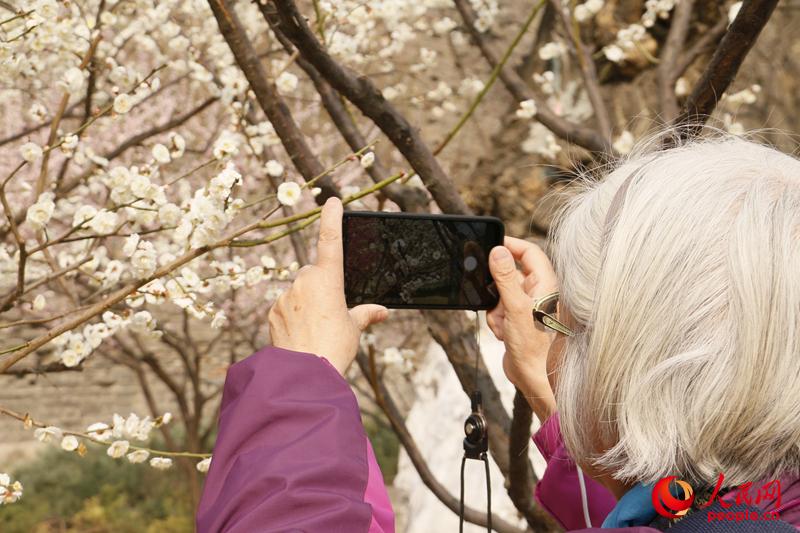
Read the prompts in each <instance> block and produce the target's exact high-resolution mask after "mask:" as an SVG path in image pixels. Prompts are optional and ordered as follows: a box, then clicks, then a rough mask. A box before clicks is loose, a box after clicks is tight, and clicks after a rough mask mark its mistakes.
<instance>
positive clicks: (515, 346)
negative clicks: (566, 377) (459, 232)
mask: <svg viewBox="0 0 800 533" xmlns="http://www.w3.org/2000/svg"><path fill="white" fill-rule="evenodd" d="M517 262H519V263H520V265H521V267H522V272H520V271H519V270H517V266H516V263H517ZM489 269H490V270H491V272H492V277H493V278H494V281H495V283H496V284H497V288H498V291H499V293H500V303H499V304H498V305H497V307H495V308H494V309H492V310H491V311H489V312H488V313H487V315H486V320H487V322H488V324H489V328H490V329H491V330H492V332H493V333H494V334H495V336H496V337H497V338H498V339H500V340H501V341H503V342H504V343H505V345H506V353H505V355H504V356H503V370H504V371H505V373H506V377H508V379H509V380H510V381H511V383H513V384H514V385H515V386H516V387H517V388H518V389H519V390H520V391H522V393H523V394H524V395H525V397H526V398H527V399H528V403H529V404H530V405H531V409H533V411H534V413H536V415H537V417H538V418H539V419H540V420H541V421H544V420H545V419H547V417H549V416H550V415H551V414H552V413H553V412H555V409H556V405H555V396H554V394H553V389H552V387H551V386H550V382H549V380H548V377H547V354H548V352H549V350H550V345H551V344H552V342H553V340H554V338H555V333H551V332H548V331H546V330H544V329H543V328H540V327H537V325H536V323H535V322H534V320H533V315H532V310H533V301H534V300H535V299H536V298H540V297H542V296H545V295H547V294H550V293H551V292H554V291H556V290H557V287H558V282H557V280H556V274H555V271H554V270H553V266H552V264H551V263H550V260H549V259H548V258H547V255H545V253H544V251H543V250H542V249H541V248H540V247H538V246H537V245H535V244H533V243H531V242H528V241H524V240H522V239H515V238H513V237H506V238H505V240H504V246H496V247H495V248H493V249H492V251H491V253H490V254H489Z"/></svg>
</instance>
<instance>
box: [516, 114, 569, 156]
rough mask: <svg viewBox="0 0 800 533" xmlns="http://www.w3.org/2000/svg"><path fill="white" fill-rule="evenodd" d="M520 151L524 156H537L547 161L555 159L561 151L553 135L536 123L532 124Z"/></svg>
mask: <svg viewBox="0 0 800 533" xmlns="http://www.w3.org/2000/svg"><path fill="white" fill-rule="evenodd" d="M521 148H522V151H523V152H525V153H526V154H539V155H542V156H544V157H546V158H548V159H555V157H556V155H557V154H558V153H559V152H560V151H561V146H560V145H559V144H558V142H557V141H556V138H555V135H553V134H552V133H551V132H550V130H548V129H547V128H545V127H544V126H543V125H542V124H540V123H538V122H533V123H532V124H531V126H530V130H529V131H528V137H527V139H525V140H524V141H523V142H522V146H521Z"/></svg>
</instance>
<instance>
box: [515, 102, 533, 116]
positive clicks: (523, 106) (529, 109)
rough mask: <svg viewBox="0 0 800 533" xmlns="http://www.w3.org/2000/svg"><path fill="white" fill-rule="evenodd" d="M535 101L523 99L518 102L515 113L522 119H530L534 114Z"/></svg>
mask: <svg viewBox="0 0 800 533" xmlns="http://www.w3.org/2000/svg"><path fill="white" fill-rule="evenodd" d="M536 111H537V109H536V102H534V101H533V100H524V101H522V102H520V103H519V109H517V112H516V115H517V116H518V117H519V118H522V119H531V118H533V117H535V116H536Z"/></svg>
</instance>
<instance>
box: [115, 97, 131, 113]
mask: <svg viewBox="0 0 800 533" xmlns="http://www.w3.org/2000/svg"><path fill="white" fill-rule="evenodd" d="M132 107H133V98H131V96H130V95H129V94H127V93H122V94H118V95H117V96H116V98H114V106H113V109H114V112H115V113H118V114H120V115H124V114H125V113H127V112H128V111H130V110H131V108H132Z"/></svg>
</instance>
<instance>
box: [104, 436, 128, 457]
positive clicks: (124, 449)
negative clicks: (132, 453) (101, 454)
mask: <svg viewBox="0 0 800 533" xmlns="http://www.w3.org/2000/svg"><path fill="white" fill-rule="evenodd" d="M129 447H130V443H129V442H128V441H126V440H115V441H114V442H112V443H111V445H110V446H109V447H108V449H107V450H106V454H108V456H109V457H111V458H112V459H119V458H120V457H122V456H123V455H125V454H126V453H128V448H129Z"/></svg>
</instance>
